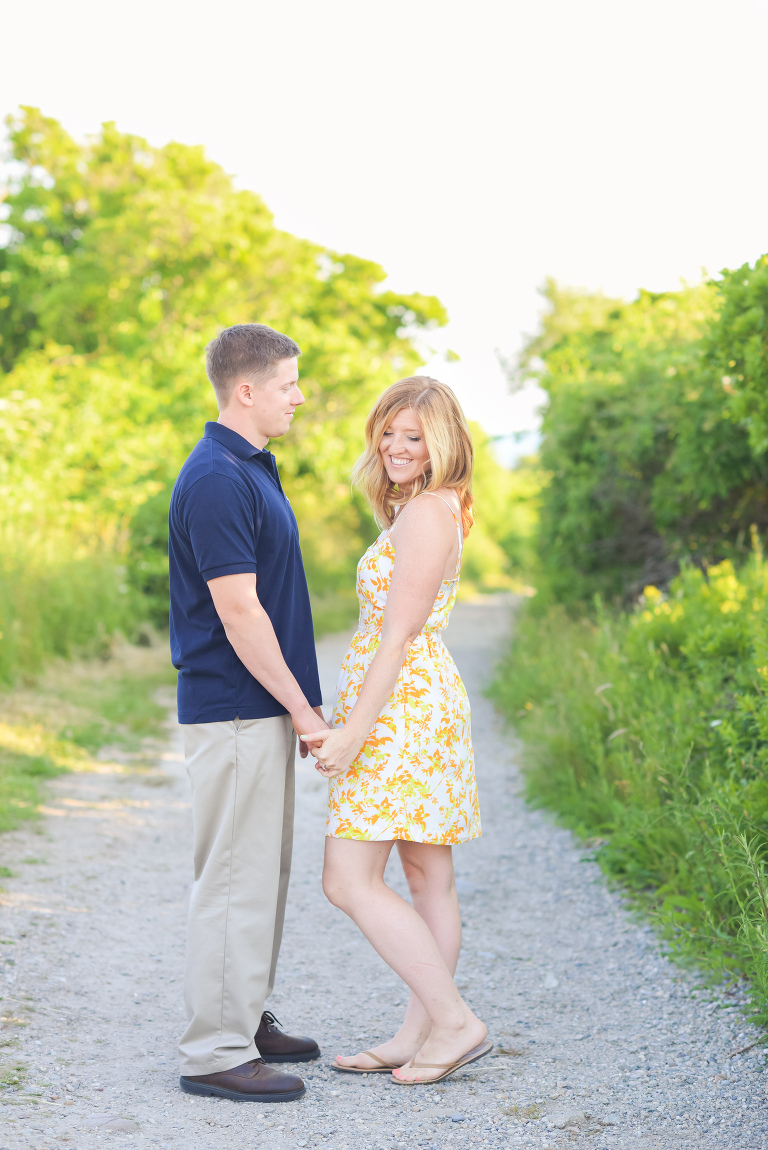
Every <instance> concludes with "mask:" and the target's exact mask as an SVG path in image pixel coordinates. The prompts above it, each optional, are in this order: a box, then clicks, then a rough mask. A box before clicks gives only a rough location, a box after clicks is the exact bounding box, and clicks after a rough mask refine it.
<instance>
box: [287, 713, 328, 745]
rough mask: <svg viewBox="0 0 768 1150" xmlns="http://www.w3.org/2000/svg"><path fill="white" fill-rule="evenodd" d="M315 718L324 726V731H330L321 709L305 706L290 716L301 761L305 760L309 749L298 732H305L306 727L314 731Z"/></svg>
mask: <svg viewBox="0 0 768 1150" xmlns="http://www.w3.org/2000/svg"><path fill="white" fill-rule="evenodd" d="M315 716H317V718H319V719H320V721H321V722H322V723H323V724H324V725H325V727H326V729H330V728H329V727H328V724H327V723H326V722H325V718H324V716H323V708H322V707H310V706H309V704H307V706H306V708H303V709H302V710H301V711H297V712H296V713H295V714H291V720H292V722H293V729H294V731H295V732H296V734H297V735H298V736H299V755H300V756H301V758H302V759H306V757H307V755H308V754H309V748H308V747H307V744H306V743H305V742H304V739H303V738H302V736H301V734H300V732H301V731H302V730H306V729H307V727H310V728H311V729H314V728H315V727H316V726H317V720H316V718H315Z"/></svg>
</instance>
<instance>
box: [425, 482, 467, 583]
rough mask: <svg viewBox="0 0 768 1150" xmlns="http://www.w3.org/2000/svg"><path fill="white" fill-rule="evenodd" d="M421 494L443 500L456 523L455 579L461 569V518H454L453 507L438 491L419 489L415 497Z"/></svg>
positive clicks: (462, 542) (462, 548) (462, 536)
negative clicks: (457, 535) (457, 547)
mask: <svg viewBox="0 0 768 1150" xmlns="http://www.w3.org/2000/svg"><path fill="white" fill-rule="evenodd" d="M422 495H434V497H435V499H441V500H442V501H443V503H444V504H445V506H446V507H447V508H448V510H449V511H450V513H451V515H452V516H453V521H454V523H455V524H456V528H457V530H458V532H459V554H458V556H457V559H456V571H455V572H454V576H453V577H454V579H456V578H457V577H458V574H459V571H460V570H461V555H462V552H463V550H464V531H463V530H462V526H461V519H460V518H459V519H457V518H456V512H455V511H454V510H453V508H452V507H451V505H450V503H449V502H448V500H447V499H444V498H443V496H442V495H438V493H437V492H436V491H421V492H419V494H418V495H417V496H416V498H417V499H421V496H422Z"/></svg>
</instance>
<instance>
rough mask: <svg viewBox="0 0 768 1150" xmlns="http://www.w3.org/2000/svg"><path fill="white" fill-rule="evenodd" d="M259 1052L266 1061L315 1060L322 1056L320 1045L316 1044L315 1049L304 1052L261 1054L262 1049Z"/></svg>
mask: <svg viewBox="0 0 768 1150" xmlns="http://www.w3.org/2000/svg"><path fill="white" fill-rule="evenodd" d="M259 1054H260V1055H261V1057H262V1058H263V1059H264V1061H265V1062H314V1060H315V1059H316V1058H319V1057H320V1047H319V1046H316V1047H315V1049H314V1050H307V1051H306V1053H304V1054H261V1051H259Z"/></svg>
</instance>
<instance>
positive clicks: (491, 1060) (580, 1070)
mask: <svg viewBox="0 0 768 1150" xmlns="http://www.w3.org/2000/svg"><path fill="white" fill-rule="evenodd" d="M508 618H509V602H508V601H507V600H505V599H504V598H503V597H499V598H495V597H494V598H489V599H485V600H482V601H481V602H477V603H460V604H459V605H458V606H457V607H456V609H455V611H454V616H453V622H452V623H451V627H450V629H449V632H448V634H447V642H448V645H449V647H450V649H451V650H452V652H453V653H454V655H455V657H456V660H457V662H458V664H459V668H460V670H461V672H462V675H463V676H464V679H465V682H466V684H467V688H468V690H469V694H470V699H471V701H472V709H473V736H474V742H475V750H476V757H477V771H478V780H479V786H480V803H481V812H482V819H483V837H482V838H481V839H480V840H478V841H477V842H474V843H469V844H467V845H465V846H461V847H457V848H456V849H455V850H454V858H455V861H456V870H457V879H458V886H459V891H460V898H461V903H462V917H463V919H464V922H465V937H464V949H463V953H462V957H461V961H460V965H459V970H458V972H457V981H458V983H459V985H460V986H461V987H462V988H463V990H462V993H464V994H465V996H466V998H467V1001H468V1002H469V1003H470V1005H471V1006H472V1008H473V1009H474V1010H476V1011H477V1013H478V1014H479V1015H480V1016H481V1017H482V1018H483V1019H484V1020H485V1021H486V1023H487V1025H488V1028H489V1032H490V1037H491V1039H492V1040H493V1042H494V1043H495V1044H496V1049H495V1051H494V1052H493V1053H492V1054H491V1055H490V1056H488V1057H487V1058H485V1059H483V1060H482V1061H481V1062H478V1063H477V1064H475V1065H472V1066H468V1067H467V1068H466V1069H464V1070H462V1071H460V1072H459V1073H457V1074H455V1075H454V1076H453V1077H452V1078H449V1079H446V1080H444V1081H443V1082H440V1083H438V1084H435V1085H433V1086H425V1087H411V1088H409V1090H408V1091H404V1090H402V1089H401V1088H398V1087H395V1086H393V1085H392V1084H391V1083H390V1082H389V1081H388V1079H387V1076H386V1075H382V1074H374V1075H370V1076H368V1077H362V1076H353V1075H349V1076H339V1075H338V1074H336V1073H335V1072H334V1071H332V1070H331V1069H330V1067H329V1063H330V1062H331V1061H332V1059H333V1056H334V1055H335V1054H337V1053H353V1052H355V1051H357V1050H364V1049H369V1048H370V1047H371V1046H372V1045H375V1044H376V1043H377V1042H380V1041H381V1040H382V1039H384V1038H385V1037H386V1036H388V1035H389V1034H390V1033H391V1032H392V1030H393V1028H394V1027H395V1026H396V1025H397V1021H398V1019H399V1018H400V1016H401V1015H402V1010H403V1007H404V1005H405V1001H406V992H405V989H404V988H403V986H402V984H400V983H399V982H398V980H397V979H396V978H395V976H394V975H393V974H392V973H391V971H389V970H388V969H387V968H386V967H385V966H384V964H383V963H382V962H381V961H380V960H379V959H378V957H377V956H376V955H375V954H374V953H373V951H372V950H371V949H370V947H369V946H368V944H367V943H366V942H365V940H364V939H362V938H361V937H360V935H359V934H358V932H357V930H356V928H355V927H354V926H353V925H352V923H350V922H349V920H348V919H347V918H346V917H345V916H344V915H343V914H342V913H341V912H340V911H338V910H336V909H335V908H333V907H332V906H331V905H330V904H329V903H328V902H327V901H326V900H325V898H324V897H323V894H322V890H321V887H320V871H321V867H322V854H323V831H324V818H325V795H326V788H327V784H326V783H324V782H323V781H322V780H321V779H320V778H319V776H318V775H317V773H316V772H315V771H314V770H313V769H312V767H311V766H309V765H308V764H306V763H302V764H300V765H299V768H298V787H297V821H296V845H295V852H294V867H293V877H292V880H291V891H290V895H289V906H288V916H287V922H286V930H285V941H284V945H283V951H282V958H281V960H280V967H279V970H278V990H277V993H276V994H275V996H274V999H273V1001H272V1002H270V1004H269V1005H270V1008H271V1009H272V1010H274V1012H275V1013H276V1015H277V1017H278V1018H280V1019H281V1020H282V1021H283V1023H284V1024H285V1027H286V1029H287V1030H288V1031H289V1032H292V1033H294V1034H311V1035H312V1036H313V1037H316V1038H317V1039H318V1041H319V1043H320V1046H321V1048H322V1051H323V1057H322V1059H320V1060H319V1061H318V1062H315V1063H308V1064H307V1063H305V1064H302V1065H297V1066H296V1067H295V1071H296V1072H297V1073H299V1074H301V1075H302V1076H303V1077H304V1079H305V1081H306V1084H307V1094H306V1095H305V1097H304V1098H303V1099H301V1100H299V1101H297V1102H291V1103H282V1104H274V1105H272V1104H261V1105H252V1106H242V1105H240V1104H238V1103H234V1102H230V1101H227V1100H225V1099H206V1098H198V1097H196V1096H194V1095H185V1094H183V1093H182V1092H181V1091H180V1090H179V1088H178V1072H177V1069H176V1051H175V1045H176V1041H177V1039H178V1036H179V1034H180V1033H181V1031H182V1029H183V1026H184V1008H183V1001H182V990H181V976H182V971H183V961H184V945H185V907H186V900H187V897H188V893H189V885H190V881H191V852H190V823H189V797H188V791H187V781H186V776H185V772H184V766H183V760H182V754H181V746H180V739H179V732H178V729H177V727H176V726H175V723H173V724H169V731H168V744H167V745H162V746H158V748H157V753H158V770H157V771H155V772H153V774H152V776H147V777H144V776H140V775H136V774H135V773H132V771H131V770H130V762H129V761H126V762H118V761H115V760H113V759H110V758H109V756H106V755H105V756H104V759H103V761H102V762H101V763H100V764H99V773H95V772H94V773H92V774H75V775H68V776H63V777H62V778H59V779H56V780H54V781H53V782H52V784H51V799H50V802H49V803H48V804H47V806H46V812H45V813H46V817H45V820H44V821H43V823H41V824H40V826H39V827H37V828H35V827H33V826H27V827H25V828H22V829H19V830H17V831H14V832H12V833H10V834H7V835H4V836H3V837H2V839H0V852H1V853H2V859H1V860H0V861H2V863H3V864H4V865H7V866H9V867H10V868H11V869H12V870H13V871H14V872H15V877H13V878H4V879H3V886H4V887H6V891H5V893H0V938H1V939H2V940H3V941H4V942H5V943H7V945H4V946H2V947H1V948H0V949H1V950H2V955H1V956H0V958H2V959H3V960H6V961H5V962H4V973H5V985H4V988H3V992H2V993H3V1003H2V1006H3V1011H2V1013H3V1016H4V1017H5V1018H8V1019H22V1020H23V1021H24V1022H26V1023H27V1024H28V1025H26V1026H23V1025H20V1024H19V1025H18V1026H17V1025H16V1024H14V1023H12V1022H5V1023H4V1038H5V1037H8V1038H11V1039H12V1038H13V1036H14V1035H15V1037H16V1040H17V1043H18V1045H16V1046H14V1047H11V1048H6V1051H5V1053H6V1056H7V1058H11V1057H12V1059H13V1062H12V1065H16V1064H20V1065H24V1066H26V1067H27V1078H26V1080H24V1081H23V1082H22V1083H21V1084H20V1085H19V1086H18V1087H16V1088H10V1089H6V1090H5V1091H3V1092H2V1093H1V1094H0V1111H2V1118H3V1119H4V1120H5V1121H4V1123H3V1142H2V1145H3V1147H4V1148H5V1147H8V1148H9V1150H10V1148H14V1150H15V1148H16V1147H25V1148H27V1147H35V1148H37V1147H40V1146H42V1145H44V1144H45V1143H44V1142H43V1139H42V1132H43V1131H45V1130H50V1131H51V1132H52V1134H51V1137H58V1138H63V1139H64V1142H63V1143H61V1144H63V1145H70V1146H75V1147H76V1148H77V1150H97V1147H101V1148H103V1147H105V1146H106V1145H107V1141H108V1139H109V1138H110V1137H112V1138H114V1137H115V1136H116V1134H117V1131H115V1132H114V1133H112V1132H105V1129H104V1126H105V1125H108V1124H109V1125H111V1124H112V1123H119V1122H122V1123H126V1124H128V1123H130V1124H132V1126H133V1128H134V1129H135V1128H137V1127H138V1130H139V1133H137V1134H136V1135H135V1144H136V1145H139V1144H140V1143H141V1144H144V1143H146V1144H147V1145H150V1146H159V1147H160V1148H161V1150H162V1148H167V1150H230V1148H231V1147H232V1146H238V1145H247V1146H248V1147H249V1148H250V1150H267V1148H269V1150H293V1148H294V1147H296V1146H302V1147H303V1146H309V1147H317V1146H320V1145H328V1146H332V1147H333V1150H381V1148H383V1147H384V1146H387V1145H389V1146H391V1145H393V1144H401V1145H405V1146H408V1147H411V1146H422V1147H434V1148H435V1150H470V1148H471V1147H474V1146H477V1145H485V1146H492V1147H499V1148H503V1150H509V1148H515V1150H517V1148H518V1147H521V1148H526V1150H528V1148H531V1150H533V1148H534V1147H536V1148H537V1150H541V1148H542V1147H549V1148H550V1150H561V1148H563V1147H566V1146H569V1147H572V1146H577V1147H580V1146H583V1147H585V1148H586V1147H593V1148H596V1150H607V1148H609V1147H610V1148H611V1150H613V1148H614V1147H616V1148H618V1150H651V1148H653V1150H762V1148H765V1150H768V1121H767V1120H766V1118H765V1114H764V1109H765V1100H766V1075H765V1065H766V1064H765V1054H764V1052H763V1048H757V1049H755V1050H753V1051H750V1052H747V1053H745V1054H744V1055H740V1056H738V1057H735V1058H729V1054H730V1052H731V1051H733V1050H736V1049H739V1048H740V1047H744V1046H747V1045H749V1043H751V1042H754V1041H756V1040H757V1039H758V1038H759V1037H760V1034H759V1032H757V1031H756V1030H755V1029H754V1028H753V1027H750V1025H749V1024H748V1023H747V1022H746V1021H745V1017H744V1014H743V1012H742V1007H743V1005H744V1003H745V994H744V988H742V987H736V988H735V989H734V988H731V990H732V991H733V992H732V993H728V992H727V991H726V988H720V989H712V988H711V987H706V986H702V985H701V981H700V979H698V978H697V976H696V974H695V972H692V973H689V972H686V971H685V970H683V969H681V968H679V967H676V966H674V965H673V964H672V963H670V962H669V961H668V960H667V959H666V958H665V957H664V955H663V952H662V948H661V947H660V945H659V943H658V941H657V939H656V937H655V936H654V934H653V932H652V930H651V929H650V927H649V926H648V925H647V924H646V923H645V922H643V921H642V920H641V919H639V918H637V917H636V916H635V915H634V914H633V913H632V912H631V911H630V910H629V909H628V908H627V906H626V904H625V902H624V901H623V899H622V896H621V894H620V892H618V891H615V890H611V889H610V888H609V887H608V885H607V883H606V882H605V880H604V878H603V876H602V875H601V873H600V871H599V868H598V867H597V865H596V864H595V863H594V861H592V859H591V855H590V852H589V851H588V850H586V849H585V848H584V847H583V846H581V845H580V844H579V843H578V842H576V841H575V840H574V839H573V838H572V836H571V835H570V834H569V833H568V832H566V831H564V830H562V829H561V828H558V827H556V826H555V825H554V823H553V820H552V819H551V817H549V816H548V815H546V814H545V813H542V812H540V811H534V810H531V809H530V808H529V807H527V806H526V804H525V802H524V801H523V799H522V796H521V782H520V777H519V771H518V767H517V763H518V761H519V757H520V747H519V745H518V744H517V743H516V742H515V740H514V738H513V737H511V736H510V735H509V734H508V733H506V732H505V731H504V730H503V729H502V727H501V726H500V724H499V723H498V722H497V720H496V718H495V716H494V714H493V710H492V708H491V706H490V704H489V703H488V702H487V700H485V698H484V697H483V694H482V687H483V683H484V682H485V681H487V679H488V677H489V675H490V673H491V670H492V662H493V651H494V649H495V648H496V646H497V644H498V643H499V642H500V641H502V639H503V635H504V631H505V629H506V627H507V624H508ZM345 648H346V637H334V636H331V637H328V638H326V639H324V640H322V641H321V643H320V644H319V653H320V661H321V673H322V679H323V684H324V691H325V693H326V698H327V699H330V696H331V694H332V692H333V685H334V683H335V679H336V675H337V672H338V667H339V663H340V661H341V657H342V655H343V653H344V650H345ZM169 705H170V700H169ZM158 784H160V785H158ZM38 832H39V833H38ZM28 857H36V858H43V859H44V860H45V861H44V862H43V863H39V864H36V865H35V866H28V865H25V864H24V863H23V862H22V860H23V859H24V858H28ZM388 881H390V882H391V883H392V885H393V886H394V887H395V889H397V890H400V891H404V890H405V885H404V883H403V879H402V874H401V873H400V870H399V866H398V864H397V862H396V860H395V861H394V862H393V864H392V865H391V866H390V868H389V870H388ZM9 958H10V959H12V960H13V962H8V961H7V960H8V959H9ZM542 1100H543V1101H542ZM577 1112H578V1113H580V1114H582V1115H583V1117H584V1120H585V1121H584V1123H582V1124H580V1125H578V1126H576V1125H572V1126H571V1127H570V1128H569V1129H566V1128H565V1127H564V1128H563V1129H562V1130H561V1129H558V1128H557V1127H556V1121H557V1116H558V1115H561V1116H562V1117H563V1118H569V1117H570V1118H572V1117H573V1116H574V1115H575V1114H576V1113H577ZM455 1114H462V1115H463V1116H464V1118H465V1121H464V1122H456V1123H454V1122H452V1117H453V1115H455ZM97 1116H98V1117H99V1118H100V1119H101V1120H102V1123H101V1125H93V1124H92V1125H89V1124H87V1119H88V1118H89V1117H91V1118H94V1117H97ZM593 1130H596V1131H598V1133H592V1132H591V1131H593ZM124 1132H125V1134H126V1135H127V1134H128V1131H127V1130H126V1131H124ZM128 1141H129V1139H128V1137H126V1142H128ZM56 1144H57V1145H58V1144H60V1143H58V1142H57V1143H56ZM131 1144H133V1143H131Z"/></svg>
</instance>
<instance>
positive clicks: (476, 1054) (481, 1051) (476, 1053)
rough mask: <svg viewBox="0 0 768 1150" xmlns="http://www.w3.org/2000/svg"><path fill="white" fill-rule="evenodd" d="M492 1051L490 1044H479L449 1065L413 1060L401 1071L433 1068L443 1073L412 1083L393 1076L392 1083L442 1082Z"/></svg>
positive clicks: (399, 1084) (409, 1084)
mask: <svg viewBox="0 0 768 1150" xmlns="http://www.w3.org/2000/svg"><path fill="white" fill-rule="evenodd" d="M492 1050H493V1043H492V1042H481V1044H480V1045H479V1046H474V1047H473V1048H472V1050H468V1051H467V1053H466V1054H465V1055H463V1057H461V1058H459V1059H457V1061H456V1062H451V1063H450V1064H449V1063H446V1062H444V1063H439V1062H414V1061H413V1059H411V1061H410V1062H409V1063H407V1065H406V1066H403V1067H402V1069H403V1070H419V1069H426V1068H427V1067H428V1066H435V1067H436V1068H437V1069H438V1070H442V1072H443V1073H442V1074H437V1075H436V1076H435V1077H434V1078H418V1079H415V1080H414V1081H412V1082H409V1081H407V1079H405V1078H395V1076H394V1074H393V1075H392V1081H393V1082H396V1083H397V1085H398V1086H429V1085H431V1084H432V1083H433V1082H442V1080H443V1079H444V1078H447V1077H448V1076H449V1074H454V1073H455V1072H456V1071H457V1070H460V1069H461V1067H462V1066H467V1065H468V1064H469V1063H470V1062H477V1060H478V1058H485V1056H486V1054H490V1053H491V1051H492ZM398 1069H399V1068H398Z"/></svg>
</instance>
